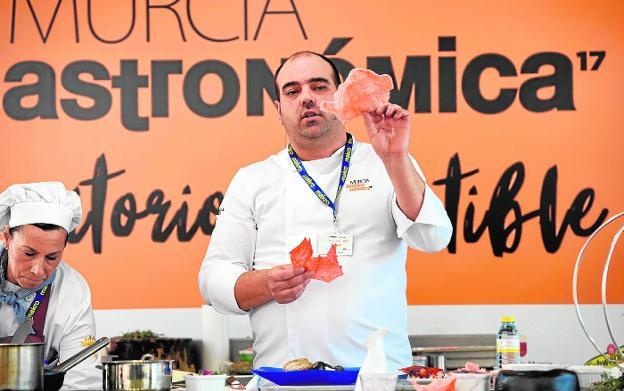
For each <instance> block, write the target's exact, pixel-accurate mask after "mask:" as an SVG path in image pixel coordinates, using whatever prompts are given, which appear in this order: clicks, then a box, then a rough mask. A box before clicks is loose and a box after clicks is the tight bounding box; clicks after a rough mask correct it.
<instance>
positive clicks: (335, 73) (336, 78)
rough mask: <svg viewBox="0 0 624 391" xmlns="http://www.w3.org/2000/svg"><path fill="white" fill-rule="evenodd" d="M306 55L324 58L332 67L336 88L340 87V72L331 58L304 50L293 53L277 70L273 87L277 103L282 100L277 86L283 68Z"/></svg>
mask: <svg viewBox="0 0 624 391" xmlns="http://www.w3.org/2000/svg"><path fill="white" fill-rule="evenodd" d="M305 54H312V55H314V56H318V57H320V58H322V59H323V60H324V61H325V62H326V63H328V64H329V66H331V67H332V72H333V75H332V76H333V79H334V84H336V88H338V86H339V85H340V72H338V68H336V65H335V64H334V63H333V62H332V61H331V60H330V59H329V58H327V57H325V56H324V55H322V54H320V53H317V52H312V51H309V50H304V51H301V52H297V53H293V54H291V55H290V57H288V58H287V59H286V60H285V61H284V62H283V63H281V64H280V66H279V67H278V68H277V71H275V77H274V78H273V86H274V88H275V96H276V97H277V101H278V102H279V100H280V90H279V87H278V85H277V76H278V75H279V73H280V71H281V70H282V67H283V66H284V64H286V63H287V62H288V61H289V60H291V59H293V58H295V57H299V56H301V55H305Z"/></svg>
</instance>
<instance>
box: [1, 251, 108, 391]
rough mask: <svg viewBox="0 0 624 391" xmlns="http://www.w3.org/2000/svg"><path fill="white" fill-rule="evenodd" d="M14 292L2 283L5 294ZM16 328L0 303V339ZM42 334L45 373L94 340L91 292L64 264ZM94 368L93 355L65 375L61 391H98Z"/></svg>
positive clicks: (7, 309)
mask: <svg viewBox="0 0 624 391" xmlns="http://www.w3.org/2000/svg"><path fill="white" fill-rule="evenodd" d="M18 288H19V287H18V286H17V285H14V284H11V283H10V282H8V281H6V280H5V281H4V286H3V287H2V289H3V290H5V291H6V290H13V291H15V290H17V289H18ZM33 299H34V295H33ZM29 300H31V299H30V298H29ZM17 327H18V323H17V320H16V319H15V314H14V313H13V308H12V307H11V306H10V305H8V304H6V303H0V336H9V335H13V334H14V333H15V330H17ZM43 334H44V336H45V350H44V357H45V359H46V360H48V364H47V365H45V368H46V369H51V368H53V367H55V366H56V365H57V364H59V363H61V362H63V361H65V360H67V359H68V358H70V357H71V356H73V355H74V354H76V353H78V352H79V351H80V350H82V349H84V348H85V347H86V346H87V345H86V342H87V341H88V338H89V337H93V338H95V320H94V318H93V310H92V309H91V291H90V290H89V286H88V285H87V282H86V281H85V279H84V278H83V277H82V276H81V275H80V274H79V273H78V272H77V271H76V270H74V269H73V268H71V267H70V266H69V265H67V264H66V263H65V262H61V263H60V265H59V267H58V269H57V271H56V278H55V279H54V282H52V290H51V293H50V300H49V302H48V311H47V313H46V318H45V325H44V328H43ZM95 365H96V356H95V355H94V356H91V357H89V358H87V359H86V360H85V361H83V362H82V363H80V364H78V365H77V366H75V367H74V368H72V369H70V370H69V371H67V373H66V374H65V379H64V383H63V388H62V389H63V390H71V389H76V390H87V389H101V388H102V371H100V370H99V369H97V368H96V367H95Z"/></svg>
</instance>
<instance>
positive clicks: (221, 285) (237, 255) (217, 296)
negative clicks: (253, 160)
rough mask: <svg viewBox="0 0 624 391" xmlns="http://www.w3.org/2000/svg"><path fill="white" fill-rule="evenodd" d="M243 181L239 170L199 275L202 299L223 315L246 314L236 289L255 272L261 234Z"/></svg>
mask: <svg viewBox="0 0 624 391" xmlns="http://www.w3.org/2000/svg"><path fill="white" fill-rule="evenodd" d="M244 178H245V174H244V171H243V170H239V171H238V173H236V175H235V176H234V178H233V179H232V182H231V183H230V186H229V187H228V189H227V192H226V194H225V197H224V198H223V202H222V203H221V206H220V208H219V209H220V213H219V215H218V216H217V221H216V226H215V229H214V230H213V232H212V236H211V239H210V244H209V245H208V251H207V252H206V256H205V257H204V261H203V262H202V266H201V269H200V271H199V278H198V282H199V290H200V292H201V294H202V297H203V298H204V300H205V302H206V303H207V304H209V305H211V306H212V307H213V308H214V309H215V310H216V311H217V312H219V313H222V314H233V315H237V314H246V313H247V312H246V311H244V310H242V309H240V307H239V306H238V303H237V302H236V297H235V295H234V286H235V284H236V281H237V280H238V278H239V277H240V276H241V274H243V273H244V272H246V271H248V270H251V268H252V265H253V257H254V252H255V248H256V237H257V233H258V230H257V227H256V223H255V220H254V216H253V213H252V202H251V199H250V197H249V196H248V195H247V193H246V191H245V190H246V189H245V183H246V182H245V179H244Z"/></svg>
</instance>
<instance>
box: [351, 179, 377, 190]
mask: <svg viewBox="0 0 624 391" xmlns="http://www.w3.org/2000/svg"><path fill="white" fill-rule="evenodd" d="M345 187H346V188H347V190H349V191H364V190H370V189H372V188H373V184H372V183H371V182H370V179H368V178H363V179H352V180H350V181H349V183H347V185H346V186H345Z"/></svg>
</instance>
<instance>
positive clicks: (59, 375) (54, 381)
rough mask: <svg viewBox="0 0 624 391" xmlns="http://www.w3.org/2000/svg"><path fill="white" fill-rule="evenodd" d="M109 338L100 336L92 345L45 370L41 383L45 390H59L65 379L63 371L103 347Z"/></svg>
mask: <svg viewBox="0 0 624 391" xmlns="http://www.w3.org/2000/svg"><path fill="white" fill-rule="evenodd" d="M109 342H110V339H108V338H107V337H102V338H100V339H98V340H97V341H95V342H94V343H93V344H92V345H90V346H87V347H86V348H84V349H82V350H81V351H79V352H78V353H76V354H74V355H73V356H71V357H70V358H68V359H67V360H65V361H63V362H62V363H60V364H59V365H57V366H56V367H54V368H53V369H50V370H46V371H45V372H44V376H43V383H44V389H45V391H48V390H51V391H56V390H59V389H60V388H61V387H62V386H63V381H64V380H65V373H66V372H67V371H69V370H70V369H72V368H73V367H75V366H76V365H78V364H80V363H81V362H83V361H84V360H86V359H87V358H88V357H89V356H91V355H92V354H94V353H96V352H97V351H99V350H100V349H102V348H104V347H105V346H107V345H108V343H109Z"/></svg>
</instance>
